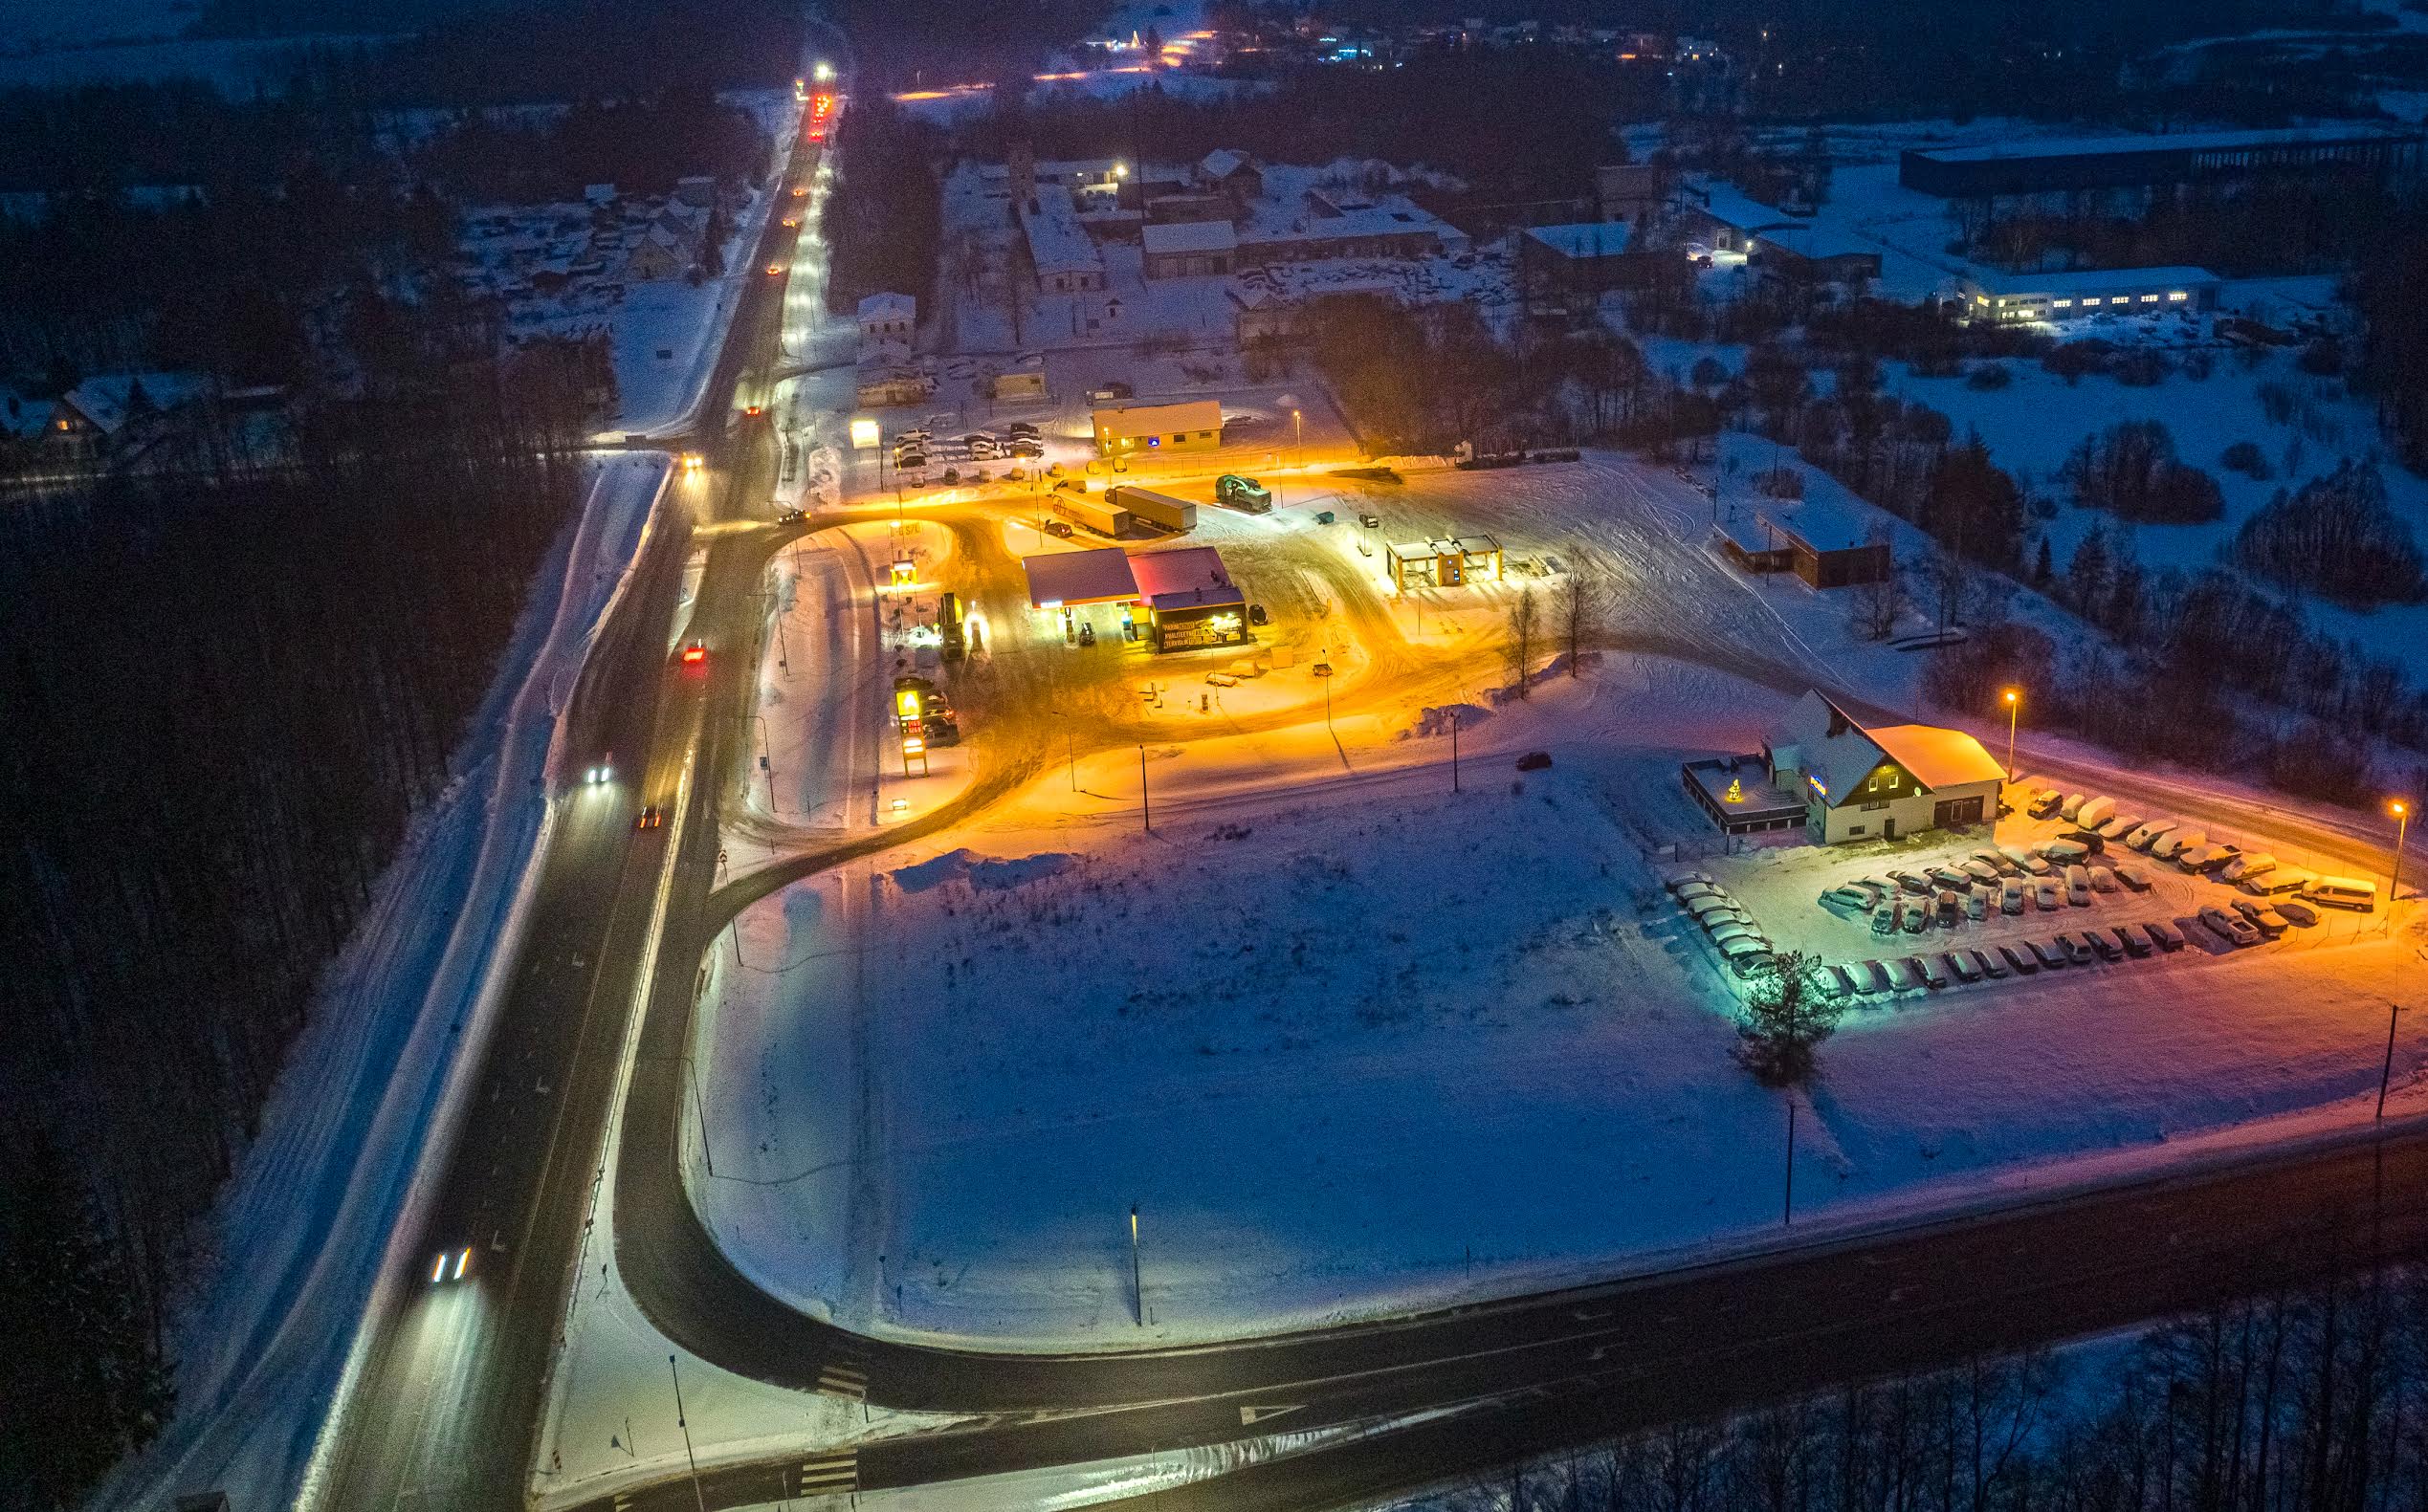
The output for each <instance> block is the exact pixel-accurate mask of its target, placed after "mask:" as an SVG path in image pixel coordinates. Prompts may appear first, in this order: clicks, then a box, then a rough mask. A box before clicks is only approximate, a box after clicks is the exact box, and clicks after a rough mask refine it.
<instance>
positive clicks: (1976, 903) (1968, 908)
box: [1964, 887, 1990, 924]
mask: <svg viewBox="0 0 2428 1512" xmlns="http://www.w3.org/2000/svg"><path fill="white" fill-rule="evenodd" d="M1964 916H1965V917H1966V918H1968V919H1971V920H1972V921H1973V922H1974V923H1976V924H1978V923H1980V922H1981V921H1982V920H1983V919H1986V918H1988V917H1989V916H1990V893H1989V889H1988V888H1986V887H1984V888H1978V889H1976V890H1975V891H1972V892H1968V893H1966V894H1965V895H1964Z"/></svg>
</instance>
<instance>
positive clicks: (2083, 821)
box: [2061, 793, 2116, 830]
mask: <svg viewBox="0 0 2428 1512" xmlns="http://www.w3.org/2000/svg"><path fill="white" fill-rule="evenodd" d="M2061 812H2062V810H2061ZM2065 817H2066V818H2067V819H2070V820H2072V821H2073V822H2074V827H2075V828H2076V829H2089V830H2096V829H2098V828H2099V826H2100V825H2102V824H2105V823H2107V822H2108V821H2109V820H2111V819H2114V818H2115V817H2116V800H2114V799H2112V798H2109V797H2108V796H2107V795H2106V794H2104V793H2103V794H2101V795H2100V796H2099V797H2097V798H2087V799H2085V800H2083V802H2082V806H2081V807H2079V808H2077V809H2075V810H2074V812H2072V813H2070V814H2067V815H2065Z"/></svg>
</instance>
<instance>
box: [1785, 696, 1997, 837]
mask: <svg viewBox="0 0 2428 1512" xmlns="http://www.w3.org/2000/svg"><path fill="white" fill-rule="evenodd" d="M1762 754H1763V758H1764V764H1765V765H1766V766H1767V767H1768V769H1769V775H1770V783H1769V785H1770V786H1771V787H1773V788H1775V789H1777V790H1780V791H1782V792H1789V793H1796V794H1799V795H1800V796H1801V797H1802V799H1803V800H1804V818H1805V828H1806V831H1807V833H1809V834H1810V835H1811V837H1812V838H1813V839H1814V840H1816V841H1819V842H1820V843H1821V844H1825V845H1835V844H1841V843H1843V842H1845V841H1850V840H1894V839H1896V838H1897V837H1898V836H1899V835H1911V834H1915V833H1918V832H1920V831H1923V830H1931V829H1969V828H1972V827H1974V826H1976V825H1982V824H1991V823H1995V822H1997V818H1998V789H1999V786H2000V784H2001V783H2003V782H2004V780H2005V777H2006V773H2005V771H2004V769H2003V768H2001V767H2000V766H1999V765H1998V758H1997V757H1996V756H1991V755H1990V753H1989V752H1988V751H1987V750H1985V749H1983V747H1982V745H1981V742H1980V741H1978V740H1976V739H1975V738H1973V736H1971V735H1969V734H1965V733H1964V732H1963V731H1961V730H1947V729H1942V728H1940V727H1939V726H1936V725H1882V726H1876V727H1866V726H1865V725H1863V724H1861V723H1859V722H1857V721H1856V719H1855V718H1854V717H1853V716H1852V715H1850V714H1848V713H1847V712H1846V711H1844V710H1843V709H1841V708H1839V707H1838V705H1836V704H1835V703H1832V702H1831V701H1830V700H1829V699H1828V698H1827V697H1826V696H1824V695H1823V694H1821V692H1819V691H1813V692H1808V693H1806V694H1805V695H1804V696H1803V697H1802V698H1801V699H1799V700H1798V702H1797V704H1796V706H1795V707H1794V708H1792V709H1790V710H1789V711H1788V712H1787V717H1786V719H1785V720H1783V721H1782V722H1781V723H1780V725H1779V727H1778V728H1777V730H1776V731H1774V732H1773V733H1772V734H1771V738H1770V739H1769V741H1768V742H1766V743H1765V745H1764V748H1763V753H1762Z"/></svg>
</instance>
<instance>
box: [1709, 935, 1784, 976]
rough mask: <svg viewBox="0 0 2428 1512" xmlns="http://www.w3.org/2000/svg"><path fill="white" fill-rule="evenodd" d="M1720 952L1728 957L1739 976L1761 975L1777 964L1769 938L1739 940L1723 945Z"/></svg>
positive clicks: (1733, 969)
mask: <svg viewBox="0 0 2428 1512" xmlns="http://www.w3.org/2000/svg"><path fill="white" fill-rule="evenodd" d="M1720 953H1721V954H1722V955H1725V956H1727V957H1728V962H1729V969H1730V970H1731V971H1733V972H1734V973H1736V974H1737V975H1739V976H1759V975H1762V974H1763V973H1764V972H1766V971H1769V970H1770V969H1771V968H1772V967H1773V966H1775V965H1777V957H1776V956H1774V955H1772V954H1771V947H1770V943H1769V942H1768V941H1767V940H1765V941H1758V942H1757V941H1754V940H1738V941H1737V942H1736V943H1735V944H1733V945H1728V946H1724V947H1722V948H1721V951H1720Z"/></svg>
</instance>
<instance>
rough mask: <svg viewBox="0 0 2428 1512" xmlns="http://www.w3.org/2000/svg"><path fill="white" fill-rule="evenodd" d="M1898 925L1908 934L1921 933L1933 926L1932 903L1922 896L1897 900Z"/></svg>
mask: <svg viewBox="0 0 2428 1512" xmlns="http://www.w3.org/2000/svg"><path fill="white" fill-rule="evenodd" d="M1897 927H1898V928H1899V929H1901V930H1904V931H1906V932H1907V933H1908V934H1920V933H1921V932H1922V931H1924V930H1927V929H1929V928H1930V927H1931V905H1930V903H1929V902H1927V901H1926V900H1924V899H1921V898H1899V899H1898V900H1897Z"/></svg>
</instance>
